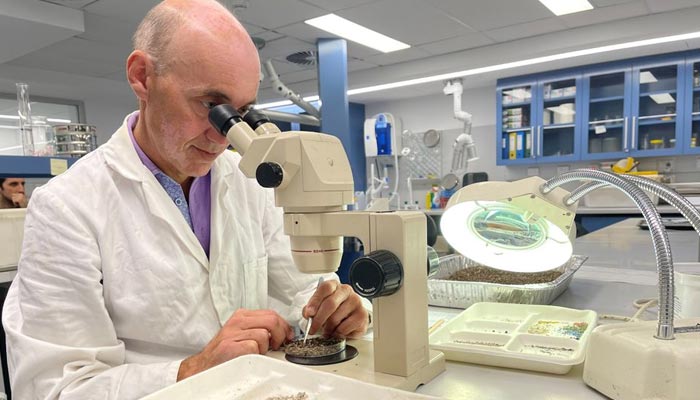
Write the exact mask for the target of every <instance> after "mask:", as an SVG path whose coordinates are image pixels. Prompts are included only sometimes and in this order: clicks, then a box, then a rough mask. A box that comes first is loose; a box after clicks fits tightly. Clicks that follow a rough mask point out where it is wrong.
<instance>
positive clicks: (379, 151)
mask: <svg viewBox="0 0 700 400" xmlns="http://www.w3.org/2000/svg"><path fill="white" fill-rule="evenodd" d="M396 128H397V124H396V120H395V119H394V116H393V115H392V114H390V113H380V114H377V115H375V116H374V117H372V118H367V119H366V120H365V124H364V131H363V135H364V143H365V157H366V158H367V162H368V164H369V178H368V185H367V191H366V199H367V210H373V211H387V210H389V205H390V204H391V202H392V201H393V200H394V199H397V202H396V208H397V209H399V208H400V207H401V199H400V198H399V197H398V193H399V179H400V174H399V152H398V151H396V146H398V144H397V141H396V134H395V133H394V132H395V129H396ZM407 151H408V153H410V150H408V149H407V148H404V149H402V154H408V153H407ZM385 156H388V157H385ZM390 169H393V171H394V173H393V176H391V177H390V173H389V170H390ZM392 178H393V187H390V185H389V182H390V181H391V180H392ZM387 193H388V201H387V200H382V197H383V194H387Z"/></svg>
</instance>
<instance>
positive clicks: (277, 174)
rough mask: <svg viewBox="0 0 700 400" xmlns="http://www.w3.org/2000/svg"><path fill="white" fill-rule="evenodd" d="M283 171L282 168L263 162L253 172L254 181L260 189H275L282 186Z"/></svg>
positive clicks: (275, 164)
mask: <svg viewBox="0 0 700 400" xmlns="http://www.w3.org/2000/svg"><path fill="white" fill-rule="evenodd" d="M282 178H284V170H283V169H282V166H280V165H279V164H277V163H274V162H264V163H261V164H260V165H258V168H257V169H256V170H255V179H257V180H258V183H259V184H260V186H262V187H266V188H276V187H277V186H279V185H281V184H282Z"/></svg>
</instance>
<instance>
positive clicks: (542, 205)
mask: <svg viewBox="0 0 700 400" xmlns="http://www.w3.org/2000/svg"><path fill="white" fill-rule="evenodd" d="M544 183H545V180H544V179H542V178H540V177H537V176H532V177H529V178H525V179H521V180H519V181H515V182H496V181H487V182H478V183H474V184H471V185H469V186H465V187H463V188H462V189H460V190H458V191H457V193H455V194H453V195H452V197H450V201H449V202H448V203H447V209H446V210H445V212H444V213H443V216H442V218H441V219H440V229H441V231H442V234H443V236H444V237H445V240H447V242H448V243H449V244H450V245H451V246H452V247H453V248H454V249H455V250H457V251H459V252H460V253H461V254H463V255H465V256H466V257H468V258H470V259H472V260H474V261H475V262H477V263H479V264H481V265H486V266H489V267H493V268H498V269H505V270H513V271H518V272H538V271H546V270H550V269H554V268H557V267H560V266H561V265H563V264H564V263H566V262H567V261H568V260H569V259H570V258H571V255H572V253H573V247H572V245H571V241H572V240H573V239H574V238H575V237H576V225H575V224H574V217H575V213H576V205H575V204H572V205H565V204H564V201H563V200H564V198H565V197H566V195H567V194H568V192H567V191H565V190H564V189H560V188H557V189H555V190H553V191H552V192H551V193H548V194H546V195H545V194H543V193H541V191H540V190H539V187H540V186H542V184H544ZM525 210H526V211H525Z"/></svg>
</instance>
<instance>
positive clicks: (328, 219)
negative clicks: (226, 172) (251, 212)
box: [210, 106, 445, 390]
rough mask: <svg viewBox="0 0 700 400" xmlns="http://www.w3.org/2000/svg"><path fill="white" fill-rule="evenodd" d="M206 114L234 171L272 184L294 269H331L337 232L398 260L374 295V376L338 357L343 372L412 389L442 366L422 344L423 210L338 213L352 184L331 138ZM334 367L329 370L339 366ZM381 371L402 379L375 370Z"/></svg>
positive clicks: (338, 244) (337, 254)
mask: <svg viewBox="0 0 700 400" xmlns="http://www.w3.org/2000/svg"><path fill="white" fill-rule="evenodd" d="M219 107H225V106H217V107H215V108H214V109H213V110H212V113H214V112H215V111H216V109H217V108H219ZM226 111H227V112H230V111H232V110H226ZM234 112H235V111H234ZM246 117H248V115H247V116H246ZM210 120H211V121H212V124H213V125H214V126H215V127H216V128H217V129H218V130H219V131H220V132H221V133H222V134H223V135H225V136H226V137H227V138H228V139H229V141H230V142H231V144H232V145H233V146H234V148H236V149H237V150H238V151H239V152H240V153H241V156H242V160H241V162H240V169H241V171H242V172H243V173H244V174H245V175H246V176H248V177H249V178H256V179H257V180H258V182H259V183H260V184H261V185H262V186H264V187H272V188H274V189H275V203H276V205H277V206H279V207H282V208H283V210H284V232H285V234H287V235H288V236H289V237H290V243H291V248H292V256H293V259H294V262H295V264H296V266H297V268H298V269H299V270H300V271H302V272H305V273H326V272H335V271H336V270H337V269H338V266H339V265H340V259H341V257H342V250H343V247H342V245H343V243H342V237H343V236H353V237H357V238H359V239H360V240H361V241H362V243H363V244H364V246H365V251H366V252H367V253H371V252H374V251H376V250H385V251H388V252H390V253H392V254H393V255H394V256H395V258H396V259H398V262H399V264H400V265H399V266H400V267H401V276H400V277H399V278H398V284H397V285H396V287H395V289H394V290H392V291H391V293H389V292H388V291H387V292H386V294H388V295H386V296H381V297H376V298H374V299H373V314H374V321H373V323H374V328H373V329H374V330H373V336H374V339H373V346H372V349H371V351H370V353H373V355H374V361H373V369H374V372H375V373H380V374H376V375H377V377H374V374H370V375H372V376H369V375H368V374H367V371H352V368H353V367H352V365H350V364H351V363H345V364H348V366H347V368H349V369H350V370H351V371H350V372H349V373H348V374H347V375H349V376H352V377H355V378H358V379H363V380H370V381H374V382H375V383H378V384H383V385H390V386H396V387H401V388H403V389H408V390H415V388H416V387H417V386H418V385H420V384H423V383H426V382H428V381H429V380H430V379H432V378H433V377H434V376H436V375H437V374H439V373H440V372H442V371H443V370H444V369H445V365H444V356H443V354H442V353H439V352H435V351H431V350H430V349H429V345H428V295H427V271H426V260H427V254H426V252H427V250H426V237H427V230H426V229H427V228H426V219H425V215H424V214H423V213H421V212H415V211H413V212H408V211H400V212H364V211H343V209H344V208H345V206H346V205H347V204H351V203H352V202H353V190H354V184H353V179H352V172H351V169H350V163H349V161H348V158H347V155H346V153H345V150H344V149H343V145H342V143H341V142H340V140H339V139H338V138H337V137H334V136H331V135H327V134H322V133H313V132H284V133H282V132H280V131H279V130H278V129H276V127H274V125H273V124H271V123H269V122H268V123H258V122H256V121H255V120H251V119H250V118H246V121H243V120H240V121H237V120H235V118H233V117H228V116H226V117H217V116H214V117H212V114H210ZM224 120H225V121H224ZM251 126H255V127H256V129H255V131H253V129H252V128H251ZM273 127H274V128H273ZM371 256H372V254H369V255H368V257H371ZM387 276H388V274H387ZM355 289H356V291H357V287H355ZM362 355H363V353H362V349H361V355H360V357H362ZM366 356H371V354H367V355H366ZM341 365H342V364H340V365H336V366H334V368H333V369H334V370H340V369H342V368H341ZM370 372H371V371H370ZM382 374H388V375H392V376H397V377H400V378H401V379H398V380H396V379H391V378H389V379H387V378H386V377H381V376H379V375H382Z"/></svg>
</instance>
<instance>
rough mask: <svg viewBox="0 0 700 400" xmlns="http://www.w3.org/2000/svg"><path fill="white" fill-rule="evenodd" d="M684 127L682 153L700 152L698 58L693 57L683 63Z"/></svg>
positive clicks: (699, 79) (699, 68) (699, 65)
mask: <svg viewBox="0 0 700 400" xmlns="http://www.w3.org/2000/svg"><path fill="white" fill-rule="evenodd" d="M683 86H684V88H685V94H684V96H683V98H684V105H685V107H684V111H683V119H684V127H683V135H682V136H681V139H680V140H681V149H682V151H683V153H684V154H700V58H698V57H694V58H691V59H689V60H688V62H687V63H686V65H685V77H684V84H683Z"/></svg>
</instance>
